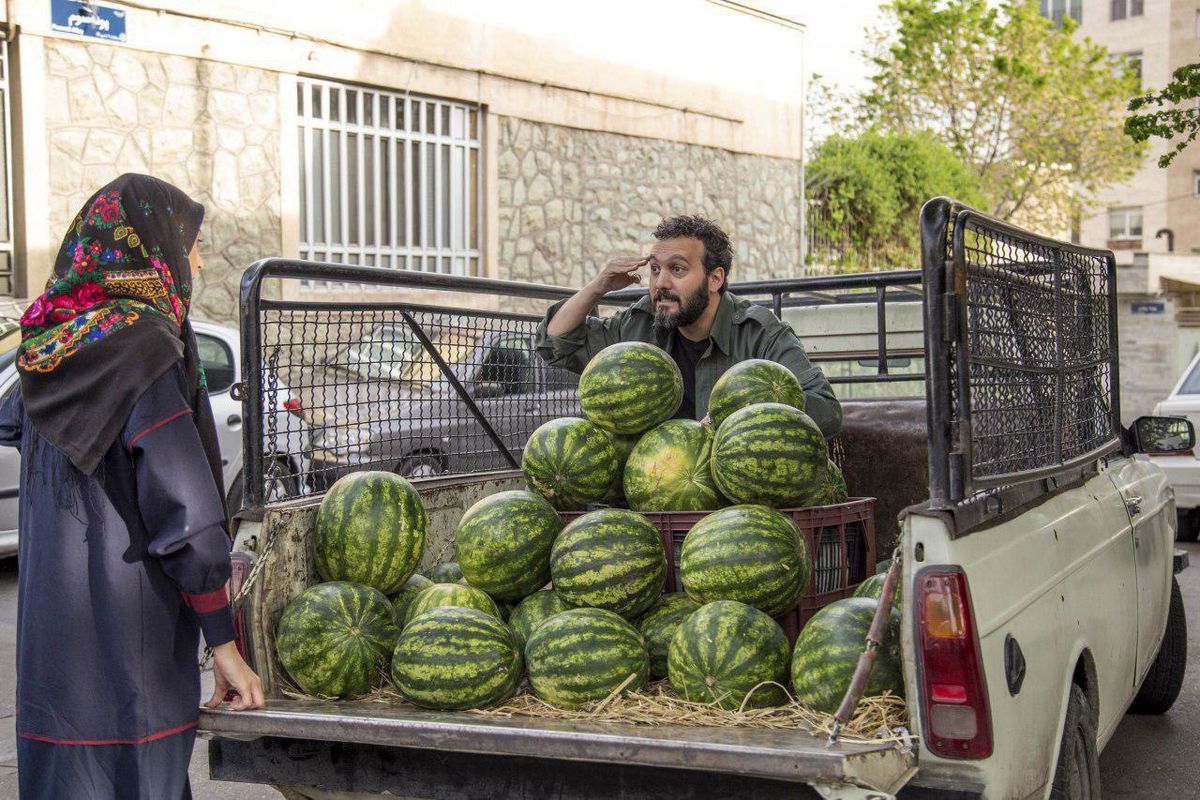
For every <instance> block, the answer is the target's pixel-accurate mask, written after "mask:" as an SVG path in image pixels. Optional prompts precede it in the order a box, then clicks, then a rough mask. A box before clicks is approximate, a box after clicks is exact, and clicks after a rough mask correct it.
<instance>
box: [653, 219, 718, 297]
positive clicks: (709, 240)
mask: <svg viewBox="0 0 1200 800" xmlns="http://www.w3.org/2000/svg"><path fill="white" fill-rule="evenodd" d="M684 237H690V238H692V239H699V240H700V243H701V244H703V245H704V261H703V263H704V271H705V272H712V271H713V270H714V269H716V268H717V267H720V268H721V269H724V270H725V280H724V281H722V282H721V288H720V289H719V290H718V291H719V292H721V293H724V292H725V286H726V285H727V284H728V283H729V269H730V267H731V266H732V265H733V245H732V244H730V242H729V237H728V236H726V235H725V231H723V230H721V229H720V228H719V227H718V226H717V224H716V223H715V222H713V221H712V220H710V219H705V218H704V217H702V216H700V215H698V214H697V215H693V216H688V215H683V216H678V217H668V218H666V219H664V220H663V221H662V222H660V223H658V227H657V228H655V229H654V238H655V239H658V240H659V241H661V240H663V239H682V238H684Z"/></svg>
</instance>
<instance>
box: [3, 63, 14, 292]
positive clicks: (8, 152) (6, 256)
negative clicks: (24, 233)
mask: <svg viewBox="0 0 1200 800" xmlns="http://www.w3.org/2000/svg"><path fill="white" fill-rule="evenodd" d="M9 96H10V95H9V82H8V42H5V41H0V295H11V294H12V293H13V233H12V231H13V222H12V217H13V211H12V173H11V170H10V169H9V164H11V163H12V143H11V137H10V135H9V130H10V128H11V120H12V115H11V112H10V109H9V105H10V102H9Z"/></svg>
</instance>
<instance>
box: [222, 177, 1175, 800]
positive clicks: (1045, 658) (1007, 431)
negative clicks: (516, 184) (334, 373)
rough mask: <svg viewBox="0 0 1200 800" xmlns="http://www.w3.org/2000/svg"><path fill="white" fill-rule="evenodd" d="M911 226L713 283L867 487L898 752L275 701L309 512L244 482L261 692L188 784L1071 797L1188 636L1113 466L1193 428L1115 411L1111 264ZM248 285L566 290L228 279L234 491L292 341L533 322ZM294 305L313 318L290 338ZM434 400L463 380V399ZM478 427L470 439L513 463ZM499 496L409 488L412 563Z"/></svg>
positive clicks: (1164, 563)
mask: <svg viewBox="0 0 1200 800" xmlns="http://www.w3.org/2000/svg"><path fill="white" fill-rule="evenodd" d="M921 224H922V238H923V250H924V252H923V258H922V269H921V270H920V271H912V272H903V273H886V274H879V275H851V276H827V277H816V278H804V279H795V280H788V281H773V282H765V283H759V284H743V285H741V286H735V287H734V288H733V290H734V291H735V292H736V293H739V294H743V295H747V296H759V297H764V298H766V300H765V301H766V302H769V303H772V304H773V305H774V307H775V309H776V311H777V313H780V314H781V315H782V316H784V318H786V319H788V320H789V321H790V322H792V324H793V325H794V327H796V328H797V330H798V332H799V333H800V336H801V339H802V340H803V341H805V342H806V344H807V345H808V347H809V349H810V354H811V355H812V357H813V358H814V359H815V360H818V361H820V362H822V363H823V364H824V365H825V367H826V370H827V373H828V374H829V375H830V376H831V378H832V380H833V382H834V384H835V388H837V389H838V390H839V393H840V394H841V396H842V397H843V398H844V400H843V405H844V414H845V422H844V429H843V432H842V433H841V435H840V436H839V437H838V439H837V440H835V442H834V446H833V451H834V454H835V458H837V459H839V460H840V462H841V465H842V467H843V470H844V472H845V475H846V478H847V482H848V484H849V486H850V489H851V492H852V493H853V494H856V495H860V496H873V497H876V498H878V500H877V505H876V533H877V536H878V542H877V552H879V553H880V554H883V555H886V554H887V553H889V552H891V550H892V548H893V547H895V548H898V552H899V555H900V558H901V562H902V592H903V603H902V610H903V624H902V630H901V639H902V641H901V648H902V654H903V658H904V664H905V679H906V694H907V698H908V715H909V720H910V722H909V727H910V729H911V731H912V733H913V734H914V742H913V744H912V746H910V747H903V746H898V745H896V744H895V743H894V742H871V743H865V744H864V743H853V744H850V743H844V742H840V743H836V744H832V745H831V744H830V743H829V742H828V741H827V739H826V737H824V736H817V735H815V734H814V733H812V732H810V731H807V730H801V729H797V730H793V731H780V730H755V729H727V728H695V727H671V726H653V727H648V726H635V725H614V724H609V723H605V722H602V721H595V722H562V721H551V720H545V719H537V718H518V717H513V718H496V717H485V716H480V715H476V714H471V713H465V712H464V713H432V712H425V711H418V710H415V709H410V708H406V707H400V706H393V705H388V704H383V703H316V702H309V701H303V700H297V699H289V697H287V696H286V695H285V694H284V693H283V692H282V690H281V688H280V687H281V679H282V673H281V671H280V667H279V665H278V662H277V659H276V657H275V653H274V647H273V630H274V625H275V623H276V621H277V619H278V616H279V613H280V611H281V609H282V608H283V606H284V605H285V604H286V603H287V601H288V600H290V599H291V598H292V597H294V596H295V595H296V594H298V593H299V592H300V591H301V590H303V588H304V587H305V586H306V585H308V584H309V583H311V582H312V581H314V580H315V574H314V570H313V566H312V562H311V545H310V538H311V537H310V533H311V531H312V529H313V523H314V517H315V510H316V503H317V502H318V500H319V498H318V497H300V498H296V499H295V500H294V501H292V502H288V503H282V504H268V505H266V506H265V507H264V505H263V504H262V500H261V496H258V497H256V496H254V494H255V493H254V492H253V491H250V492H249V493H248V496H247V503H246V509H245V510H244V512H243V517H244V520H243V523H242V525H241V527H240V530H239V532H238V536H237V543H236V549H237V550H238V551H239V552H240V553H241V554H242V555H240V556H239V558H243V559H246V560H247V561H249V560H253V561H254V562H255V564H254V570H253V572H252V573H251V580H250V584H249V590H248V591H247V592H246V593H245V597H244V602H243V604H242V606H241V614H240V616H239V623H240V625H241V630H242V634H243V641H242V643H243V645H244V647H245V648H246V652H247V653H248V655H249V658H250V660H251V662H252V664H253V665H254V667H255V668H256V669H257V670H258V672H259V674H260V675H261V676H262V677H263V679H264V686H265V688H266V691H267V696H268V703H267V707H266V709H264V710H261V711H255V712H247V713H233V712H229V711H226V710H220V709H218V710H213V711H203V713H202V715H201V730H202V731H203V732H204V734H205V735H207V736H209V737H211V739H212V740H211V742H210V745H209V753H210V766H211V772H212V775H213V777H214V778H217V779H221V780H233V781H249V782H259V783H267V784H272V785H275V786H277V787H281V788H282V789H283V791H284V792H285V795H287V796H289V797H293V798H333V797H338V798H348V797H361V796H375V795H388V796H402V797H421V798H480V797H489V798H491V797H495V798H551V797H553V798H662V797H669V798H702V797H721V798H723V797H747V796H754V797H756V798H764V799H765V798H776V797H778V798H785V797H786V798H801V797H824V798H847V799H851V798H853V799H856V800H864V799H865V798H875V799H876V800H882V799H883V798H892V797H900V798H943V799H945V800H949V799H950V798H997V799H999V798H1046V797H1050V798H1072V799H1073V800H1074V799H1075V798H1079V799H1081V800H1082V799H1085V798H1099V797H1100V796H1101V795H1100V785H1099V772H1098V767H1097V758H1098V753H1099V752H1100V750H1101V749H1102V748H1103V747H1104V745H1105V743H1106V742H1107V741H1108V740H1109V738H1110V737H1111V736H1112V734H1113V731H1114V730H1115V729H1116V727H1117V724H1118V723H1119V722H1120V720H1121V718H1122V716H1123V715H1124V714H1126V713H1128V712H1130V711H1133V712H1137V713H1152V714H1160V713H1163V712H1166V711H1167V710H1168V709H1169V708H1170V707H1171V705H1172V703H1173V702H1174V699H1175V697H1176V695H1177V694H1178V692H1179V689H1180V686H1181V683H1182V680H1183V669H1184V663H1185V652H1186V646H1187V643H1186V637H1187V629H1186V624H1185V621H1184V616H1183V605H1182V601H1181V598H1180V594H1179V588H1178V585H1177V584H1176V582H1175V580H1174V577H1173V572H1174V571H1178V570H1179V569H1181V568H1183V566H1185V562H1184V561H1183V559H1182V557H1181V556H1177V555H1176V554H1175V552H1174V548H1173V539H1174V525H1175V510H1174V501H1173V497H1172V494H1171V491H1170V489H1169V488H1168V487H1167V485H1166V482H1165V480H1164V478H1163V475H1162V472H1161V471H1160V470H1159V469H1158V468H1157V467H1156V466H1155V465H1154V464H1152V463H1150V462H1148V461H1146V460H1139V459H1138V458H1135V457H1134V456H1135V454H1136V453H1139V452H1171V451H1176V450H1186V449H1188V448H1190V447H1191V446H1192V445H1193V443H1194V438H1195V433H1194V430H1193V428H1192V426H1191V424H1190V423H1189V422H1187V421H1186V420H1184V419H1172V418H1143V419H1140V420H1137V421H1135V422H1134V423H1133V424H1131V425H1130V426H1128V427H1123V426H1122V425H1121V421H1120V411H1119V400H1118V391H1117V387H1118V385H1119V379H1118V373H1117V364H1118V361H1117V350H1116V348H1117V343H1118V341H1119V339H1118V337H1117V331H1116V314H1115V304H1116V298H1115V264H1114V261H1113V258H1112V255H1111V253H1108V252H1102V251H1093V250H1087V249H1084V248H1080V247H1077V246H1074V245H1070V244H1066V243H1062V242H1057V241H1053V240H1049V239H1045V238H1042V237H1038V236H1034V235H1031V234H1029V233H1027V232H1024V231H1022V230H1019V229H1016V228H1013V227H1011V226H1008V225H1006V224H1004V223H1001V222H998V221H996V220H993V219H990V218H988V217H986V216H984V215H982V214H979V213H977V212H974V211H972V210H970V209H967V208H964V207H962V206H959V205H958V204H956V203H954V202H952V201H949V200H946V199H944V198H939V199H935V200H932V201H930V202H929V203H928V204H927V205H926V207H925V209H924V211H923V214H922V220H921ZM268 278H273V279H279V280H306V279H324V280H334V281H342V282H359V283H364V284H376V285H383V286H391V287H403V288H408V289H414V288H421V289H428V290H436V291H439V292H442V293H443V294H442V297H444V296H445V295H444V293H445V292H447V291H453V292H468V293H474V294H476V295H478V294H493V295H501V296H505V297H506V298H510V299H506V300H505V303H506V304H510V305H508V307H509V308H515V307H516V306H517V305H518V302H519V303H523V304H525V305H524V306H523V307H522V308H523V310H529V308H528V304H530V303H535V302H543V303H544V301H546V300H550V299H557V298H558V297H561V296H564V294H566V291H565V290H560V289H555V288H551V287H536V286H535V287H531V286H527V285H516V284H508V283H502V282H497V281H483V280H473V279H466V278H446V277H439V276H429V275H420V276H414V275H409V274H404V273H396V272H389V271H385V270H373V269H357V268H350V267H344V266H337V265H313V264H304V263H300V262H284V261H264V262H259V263H258V264H257V265H255V266H254V267H253V268H252V269H251V270H250V271H249V272H248V273H247V278H246V280H245V282H244V284H243V308H242V311H243V321H242V331H243V336H244V353H243V357H244V363H246V364H247V365H248V368H247V373H246V374H247V385H246V387H245V389H244V391H243V392H242V396H243V397H245V398H246V401H245V417H246V420H247V439H246V452H247V455H248V462H247V471H248V475H249V476H250V478H251V480H250V482H249V483H248V484H247V485H248V486H249V487H253V486H255V485H261V481H258V480H256V479H255V478H256V473H257V472H260V471H261V469H262V464H261V458H256V457H255V454H256V452H257V453H261V451H262V449H263V448H262V442H263V441H278V438H279V434H280V432H279V431H277V430H264V428H263V424H264V419H265V420H266V421H267V422H266V424H267V425H268V427H269V426H270V419H271V417H270V415H266V416H265V417H264V415H263V414H262V407H261V403H260V402H258V401H259V400H260V398H263V397H264V393H263V390H264V388H265V389H266V390H267V393H268V394H269V384H270V383H271V382H272V381H273V380H277V379H285V378H286V380H287V383H288V385H289V386H291V387H292V388H293V390H296V391H300V392H303V387H302V383H303V381H302V375H301V376H297V375H286V374H284V375H277V374H276V373H277V372H278V371H281V370H282V371H284V372H286V368H287V363H286V362H287V359H288V358H289V357H290V358H292V359H293V362H294V364H295V365H296V367H297V368H298V369H299V371H300V372H301V373H302V372H303V369H302V365H301V363H300V362H301V357H300V355H299V354H300V353H301V352H302V351H304V349H305V347H306V343H305V340H304V337H309V339H311V340H312V344H313V347H314V348H315V349H321V348H322V347H323V348H325V349H329V346H330V343H331V342H333V341H334V340H336V339H338V338H339V337H340V338H342V339H345V337H347V336H353V335H354V333H353V330H352V329H355V326H358V327H362V326H363V325H366V324H368V323H372V324H373V323H377V322H378V321H379V320H380V318H381V317H389V316H390V318H391V319H392V320H393V321H397V322H398V323H399V324H412V325H415V326H417V327H420V326H421V325H423V324H428V321H429V319H431V318H433V317H436V316H437V315H438V314H441V315H442V317H440V319H442V320H443V321H446V320H450V319H451V318H453V319H452V321H453V323H454V324H460V325H466V324H470V325H475V326H496V327H501V328H503V329H504V330H508V331H514V330H523V331H528V332H532V325H533V321H534V320H535V319H536V314H533V315H526V314H520V313H515V312H514V313H499V314H496V313H490V312H475V311H466V310H447V309H446V308H445V306H444V302H443V303H442V304H441V305H437V306H436V307H435V305H434V304H432V303H431V304H422V303H420V302H416V303H414V302H412V301H411V299H408V300H405V301H404V302H390V301H389V300H387V299H386V297H384V296H383V295H380V299H379V301H378V302H375V303H372V304H369V305H346V304H342V305H338V306H336V307H334V306H330V307H323V306H320V305H319V304H309V303H305V302H303V301H299V302H291V301H289V302H282V301H273V300H267V299H264V298H262V297H261V296H260V289H261V286H262V283H263V281H264V280H266V279H268ZM517 298H520V299H519V300H518V299H517ZM614 299H616V300H620V299H621V298H614ZM625 299H626V300H627V299H628V298H625ZM468 305H472V304H469V303H463V304H462V305H461V306H456V307H455V308H460V309H465V308H466V307H467V306H468ZM314 312H318V313H317V314H316V315H315V316H319V318H320V319H321V323H320V324H319V325H318V324H306V325H305V326H296V325H295V324H294V323H296V322H297V321H305V322H306V323H308V322H311V320H313V319H314ZM521 326H524V327H521ZM297 327H300V328H301V330H299V331H297V330H296V328H297ZM284 331H286V332H288V333H286V334H285V333H281V332H284ZM318 345H319V346H318ZM289 354H291V355H290V356H289ZM264 384H266V386H264ZM298 386H300V387H301V388H299V389H297V387H298ZM461 388H462V391H463V392H464V393H465V394H467V395H469V394H470V391H471V387H470V385H469V383H468V384H467V385H464V386H462V387H461ZM568 395H569V393H564V395H563V398H564V400H563V402H571V400H570V398H569V396H568ZM510 411H511V413H520V409H519V408H513V409H511V410H510ZM377 413H378V414H379V415H381V416H383V417H386V415H387V414H388V413H389V410H388V407H387V406H386V405H383V406H381V407H380V408H379V409H378V412H377ZM472 413H474V412H472ZM478 422H479V424H480V433H479V441H480V442H481V443H483V444H481V445H480V446H484V445H486V444H487V443H489V442H490V443H492V444H494V445H495V446H497V447H500V448H501V449H504V448H505V447H513V444H512V443H510V442H505V441H504V440H503V438H502V437H496V436H494V431H491V432H490V433H489V425H488V424H487V422H486V418H480V419H479V420H478ZM285 433H286V432H285ZM301 447H302V443H301V442H300V441H298V440H297V441H296V443H295V448H296V449H299V448H301ZM510 455H511V453H510ZM372 466H374V467H376V468H378V467H379V466H381V465H378V464H376V465H372ZM383 466H388V465H383ZM519 482H520V474H519V472H517V471H515V470H509V471H499V472H489V473H483V474H474V475H447V476H440V477H434V478H427V479H421V480H419V481H418V482H417V485H418V487H419V488H420V490H421V492H422V494H423V496H424V499H425V504H426V507H427V508H428V509H429V512H430V534H429V536H430V544H429V546H428V550H427V553H428V555H427V561H430V562H432V561H435V560H438V551H439V549H440V548H443V547H445V545H446V544H447V543H448V541H449V537H450V535H451V533H452V531H453V528H454V526H455V524H456V522H457V520H458V517H459V515H460V514H461V513H462V511H463V510H464V509H465V508H467V507H468V506H469V505H470V504H471V503H473V502H474V501H475V500H476V499H478V498H479V497H482V496H484V495H486V494H489V493H491V492H494V491H497V490H500V489H504V488H510V487H512V486H515V485H517V484H518V483H519ZM442 552H443V553H444V552H445V551H444V550H443V551H442ZM426 566H427V565H426Z"/></svg>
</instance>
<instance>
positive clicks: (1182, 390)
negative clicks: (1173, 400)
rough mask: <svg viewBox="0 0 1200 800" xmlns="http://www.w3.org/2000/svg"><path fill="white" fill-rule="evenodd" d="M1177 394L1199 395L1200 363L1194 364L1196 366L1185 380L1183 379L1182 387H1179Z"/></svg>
mask: <svg viewBox="0 0 1200 800" xmlns="http://www.w3.org/2000/svg"><path fill="white" fill-rule="evenodd" d="M1178 393H1179V394H1200V361H1197V362H1196V366H1194V367H1192V369H1191V372H1189V373H1188V376H1187V378H1185V379H1184V381H1183V385H1182V386H1180V387H1179V392H1178Z"/></svg>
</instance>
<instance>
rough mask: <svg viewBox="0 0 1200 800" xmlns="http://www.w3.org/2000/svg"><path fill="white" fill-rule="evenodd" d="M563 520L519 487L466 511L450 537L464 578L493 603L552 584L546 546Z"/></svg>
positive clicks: (547, 546) (546, 505) (537, 498)
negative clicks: (493, 601) (485, 594)
mask: <svg viewBox="0 0 1200 800" xmlns="http://www.w3.org/2000/svg"><path fill="white" fill-rule="evenodd" d="M562 527H563V521H562V517H560V516H559V515H558V512H557V511H555V510H554V507H553V506H551V505H550V504H549V503H547V502H546V500H545V498H543V497H542V496H541V495H540V494H537V493H535V492H529V491H525V490H523V489H518V490H514V491H509V492H500V493H498V494H494V495H491V496H490V497H485V498H483V499H482V500H480V501H479V502H477V503H475V505H473V506H471V507H470V508H469V509H467V513H465V514H463V517H462V521H461V522H459V523H458V530H457V531H455V533H454V554H455V557H456V558H457V559H458V563H459V564H460V565H461V566H462V571H463V575H464V576H465V577H466V579H467V581H468V582H469V583H470V584H471V585H472V586H474V587H475V588H476V589H482V590H483V591H485V592H487V593H488V594H490V595H491V596H492V597H493V598H494V599H496V600H520V599H521V598H522V597H525V596H526V595H528V594H530V593H531V592H536V591H537V590H538V589H540V588H542V587H543V586H545V585H546V584H547V583H548V582H549V581H550V548H551V547H552V546H553V545H554V538H555V537H556V536H558V532H559V531H561V530H562Z"/></svg>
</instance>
